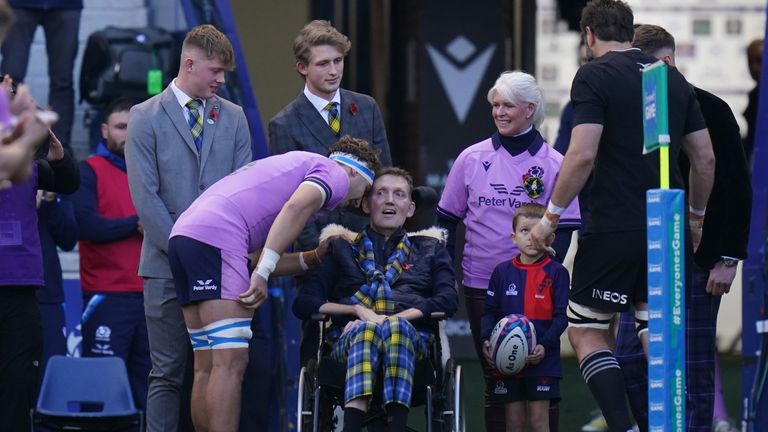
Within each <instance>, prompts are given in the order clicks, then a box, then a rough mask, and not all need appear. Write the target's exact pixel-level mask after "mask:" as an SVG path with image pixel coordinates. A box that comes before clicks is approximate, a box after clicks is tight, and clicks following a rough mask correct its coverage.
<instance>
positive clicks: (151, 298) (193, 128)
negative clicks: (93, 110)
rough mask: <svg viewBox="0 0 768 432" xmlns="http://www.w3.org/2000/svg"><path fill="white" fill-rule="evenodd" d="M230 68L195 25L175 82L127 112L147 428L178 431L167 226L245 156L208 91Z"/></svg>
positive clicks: (226, 47)
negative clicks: (147, 367) (146, 350)
mask: <svg viewBox="0 0 768 432" xmlns="http://www.w3.org/2000/svg"><path fill="white" fill-rule="evenodd" d="M234 65H235V60H234V53H233V50H232V45H231V44H230V42H229V40H228V39H227V37H226V36H225V35H224V34H223V33H221V32H219V31H218V30H216V29H215V28H214V27H213V26H211V25H201V26H198V27H195V28H193V29H192V30H190V32H189V33H187V36H186V38H185V39H184V43H183V45H182V53H181V66H180V67H179V74H178V76H177V77H176V79H174V80H173V82H172V83H171V84H170V85H169V86H168V87H167V88H166V89H165V90H164V91H163V92H162V93H160V94H159V95H156V96H154V97H152V98H151V99H149V100H147V101H146V102H143V103H141V104H139V105H136V106H134V107H133V109H131V120H130V122H129V124H128V138H127V142H126V148H125V156H126V162H127V168H128V182H129V186H130V189H131V197H132V199H133V203H134V205H135V207H136V211H137V213H138V215H139V219H140V220H141V221H142V223H143V224H144V241H143V244H142V248H141V260H140V262H139V276H142V277H143V278H144V309H145V314H146V318H147V330H148V332H149V346H150V351H151V358H152V371H151V372H150V375H149V394H148V397H147V416H146V417H147V431H149V432H155V431H173V432H175V431H176V430H177V429H178V422H179V419H178V412H179V407H180V400H181V388H182V382H183V380H184V368H185V364H186V359H187V353H188V349H189V348H188V347H189V337H188V333H187V329H186V326H185V325H184V318H183V316H182V314H181V307H180V306H179V304H178V303H177V302H176V291H175V288H174V284H173V279H172V276H171V271H170V268H169V265H168V255H167V253H168V237H169V235H170V232H171V227H172V226H173V224H174V222H175V221H176V219H177V218H178V217H179V216H180V215H181V213H182V212H183V211H184V210H186V209H187V207H188V206H189V205H190V204H191V203H192V201H194V200H195V198H197V196H198V195H199V194H200V193H202V191H204V190H205V189H206V188H208V187H209V186H211V185H212V184H213V183H215V182H216V181H217V180H219V179H221V178H222V177H224V176H226V175H228V174H229V173H231V172H232V171H234V170H236V169H237V168H239V167H241V166H243V165H245V164H247V163H248V162H250V161H251V159H252V152H251V135H250V130H249V128H248V123H247V121H246V118H245V114H244V113H243V110H242V108H240V107H239V106H237V105H235V104H233V103H231V102H229V101H226V100H224V99H221V98H219V97H218V96H216V94H215V93H216V91H217V90H218V89H219V87H220V86H222V85H223V84H224V72H225V71H227V70H231V69H233V68H234ZM193 397H194V395H193Z"/></svg>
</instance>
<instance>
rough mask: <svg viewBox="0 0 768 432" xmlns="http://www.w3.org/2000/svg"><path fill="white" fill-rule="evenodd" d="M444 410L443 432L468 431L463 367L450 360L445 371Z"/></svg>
mask: <svg viewBox="0 0 768 432" xmlns="http://www.w3.org/2000/svg"><path fill="white" fill-rule="evenodd" d="M443 371H444V372H443V388H442V393H443V395H442V397H443V402H444V407H443V410H442V413H441V414H442V418H443V422H442V424H443V430H444V431H446V432H464V431H466V416H465V415H464V401H463V399H464V388H463V385H462V378H461V366H459V365H457V364H456V362H455V361H454V360H453V359H448V361H447V362H446V364H445V368H444V369H443Z"/></svg>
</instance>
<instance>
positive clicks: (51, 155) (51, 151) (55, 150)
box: [45, 129, 64, 162]
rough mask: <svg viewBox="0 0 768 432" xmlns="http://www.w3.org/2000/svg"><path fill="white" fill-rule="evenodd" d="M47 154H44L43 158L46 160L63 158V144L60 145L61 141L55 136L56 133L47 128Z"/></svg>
mask: <svg viewBox="0 0 768 432" xmlns="http://www.w3.org/2000/svg"><path fill="white" fill-rule="evenodd" d="M48 139H49V142H50V144H49V146H48V154H47V155H45V160H47V161H48V162H52V161H57V160H62V159H63V158H64V146H63V145H61V141H59V138H57V137H56V134H54V133H53V131H52V130H50V129H48Z"/></svg>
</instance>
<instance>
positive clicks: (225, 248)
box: [168, 136, 379, 431]
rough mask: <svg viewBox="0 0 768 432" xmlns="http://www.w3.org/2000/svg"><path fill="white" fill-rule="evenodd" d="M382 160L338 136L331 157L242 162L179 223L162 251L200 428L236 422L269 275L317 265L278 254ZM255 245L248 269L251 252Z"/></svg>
mask: <svg viewBox="0 0 768 432" xmlns="http://www.w3.org/2000/svg"><path fill="white" fill-rule="evenodd" d="M378 168H379V159H378V155H377V153H376V151H375V150H373V149H372V148H371V147H370V145H369V144H368V143H367V142H366V141H364V140H360V139H355V138H351V137H349V136H344V137H342V138H341V139H340V140H339V141H338V142H337V143H335V144H333V145H332V146H331V148H330V149H329V156H328V157H325V156H321V155H318V154H315V153H309V152H301V151H295V152H289V153H285V154H282V155H278V156H272V157H268V158H265V159H261V160H258V161H255V162H252V163H250V164H248V165H246V166H245V167H243V168H241V169H240V170H238V171H235V172H234V173H233V174H231V175H229V176H228V177H225V178H223V179H221V180H220V181H218V182H217V183H215V184H214V185H213V186H211V187H210V188H209V189H208V190H206V191H205V193H203V194H202V195H200V197H199V198H198V199H197V200H195V202H193V203H192V205H191V206H190V207H189V208H188V209H187V210H186V211H185V212H184V213H183V214H182V215H181V217H179V219H178V221H176V224H175V225H174V227H173V230H172V231H171V235H170V241H169V247H168V255H169V260H170V264H171V271H172V272H173V276H174V280H175V284H176V292H177V298H178V300H179V303H180V304H181V305H182V312H183V314H184V321H185V323H186V325H187V330H188V331H189V335H190V340H191V342H192V348H193V350H194V360H195V377H194V385H193V388H192V413H193V422H194V423H195V427H196V428H197V430H211V431H212V430H216V431H235V430H237V428H238V420H239V418H240V383H241V381H242V377H243V373H244V371H245V367H246V365H247V363H248V340H249V339H250V338H251V318H252V316H253V309H255V308H257V307H259V306H260V305H261V304H262V302H264V300H265V299H266V297H267V279H268V278H269V276H270V274H273V272H275V271H276V269H277V272H275V274H280V273H291V272H299V271H302V270H306V269H307V268H309V265H310V264H312V265H316V264H319V257H318V255H317V252H314V253H295V254H290V255H286V256H285V257H284V258H283V259H282V260H281V255H282V254H283V252H284V251H285V250H286V249H287V248H288V246H290V245H291V244H292V243H293V241H294V240H295V239H296V237H297V236H298V235H299V233H300V231H301V229H302V228H303V227H304V225H306V223H307V221H309V220H311V219H312V218H314V217H317V216H318V215H320V214H323V213H324V212H327V211H330V210H332V209H334V208H336V207H341V206H347V207H358V206H359V204H360V200H361V199H362V197H363V195H364V194H365V192H366V190H367V189H368V188H369V187H370V185H371V184H372V183H373V179H374V173H375V172H376V170H377V169H378ZM259 251H261V252H260V258H258V265H257V266H256V271H254V272H253V274H252V275H250V276H249V274H248V272H249V269H248V263H249V254H254V255H258V254H259ZM278 262H280V265H279V268H277V267H278Z"/></svg>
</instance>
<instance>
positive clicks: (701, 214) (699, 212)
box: [688, 206, 707, 219]
mask: <svg viewBox="0 0 768 432" xmlns="http://www.w3.org/2000/svg"><path fill="white" fill-rule="evenodd" d="M688 212H689V213H690V214H692V215H695V216H698V217H700V218H702V219H704V215H705V214H707V209H706V208H705V209H704V210H699V209H695V208H693V207H692V206H688Z"/></svg>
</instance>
